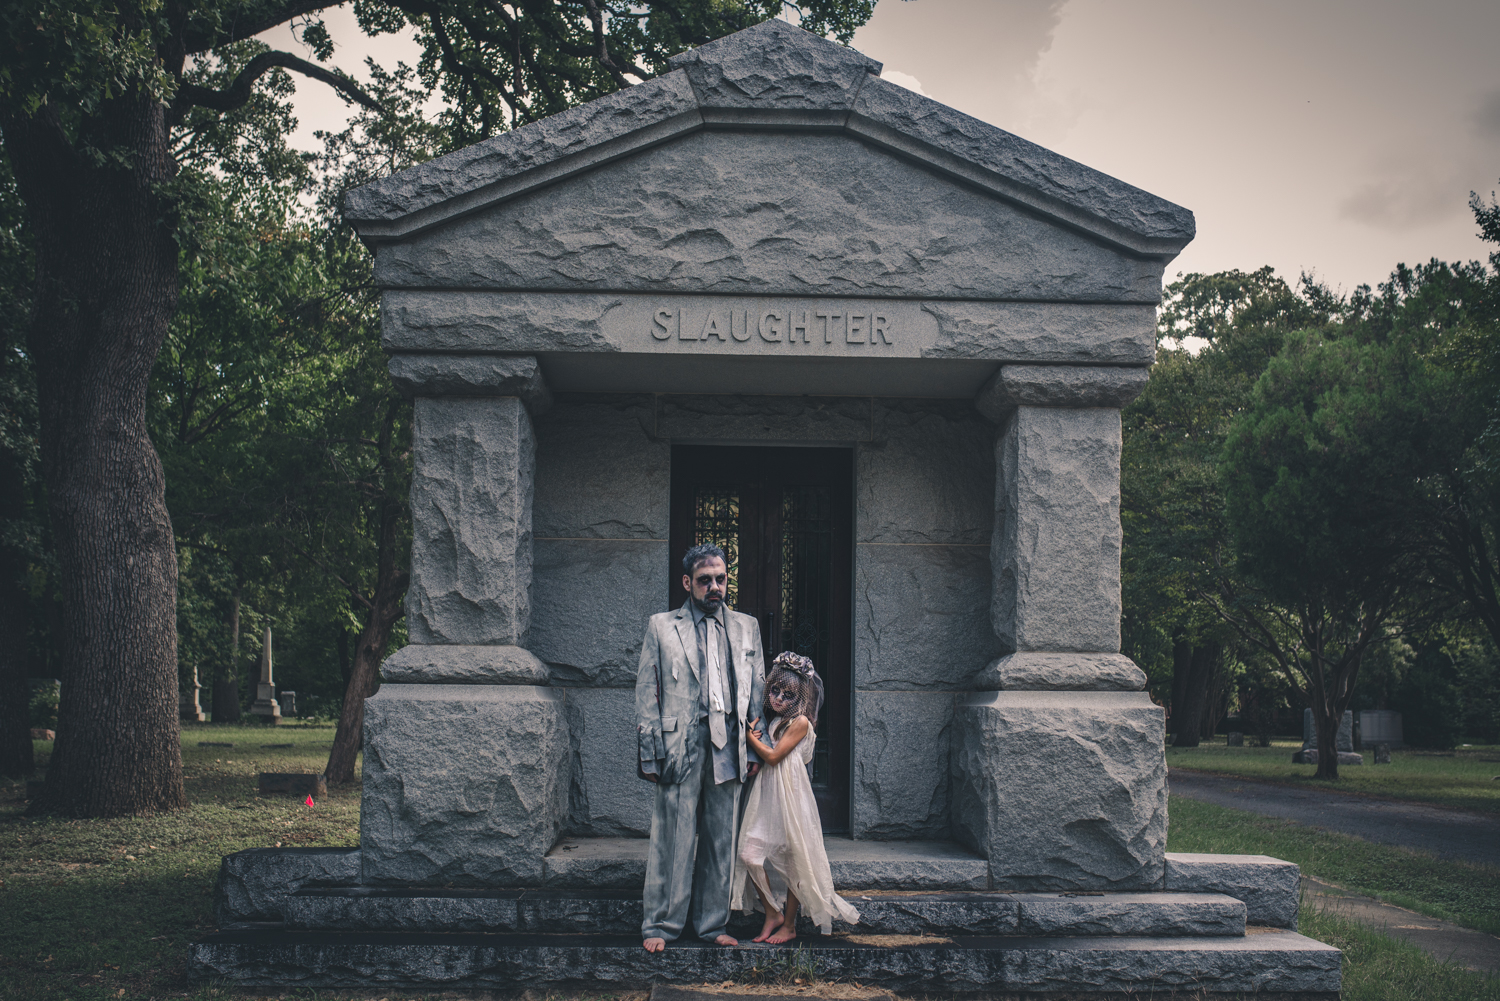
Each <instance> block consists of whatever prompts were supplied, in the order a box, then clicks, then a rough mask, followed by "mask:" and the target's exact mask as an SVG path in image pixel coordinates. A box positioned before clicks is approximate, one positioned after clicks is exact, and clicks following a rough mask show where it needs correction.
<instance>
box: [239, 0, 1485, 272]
mask: <svg viewBox="0 0 1500 1001" xmlns="http://www.w3.org/2000/svg"><path fill="white" fill-rule="evenodd" d="M328 22H329V27H330V29H331V30H332V32H333V36H334V39H335V41H337V42H339V43H341V45H340V48H339V51H338V54H337V57H336V60H335V61H336V63H337V64H338V65H340V66H341V67H343V68H345V69H347V70H349V71H350V72H353V73H355V75H356V76H359V77H361V78H363V76H364V73H363V67H362V66H360V63H361V62H362V60H363V57H364V55H365V54H367V53H369V54H373V55H374V56H375V58H376V59H377V60H378V61H380V62H382V63H385V64H388V65H389V64H393V63H394V62H395V60H396V59H398V58H405V59H407V60H408V61H414V60H415V57H416V47H415V45H414V44H413V43H411V42H410V41H406V40H401V39H393V38H390V37H389V36H387V37H385V38H382V39H379V40H374V41H372V40H370V39H365V38H363V36H360V35H359V34H358V30H357V28H355V27H354V24H353V17H352V15H351V14H349V13H348V12H347V11H344V10H339V11H330V12H329V16H328ZM265 38H266V40H267V41H268V42H270V43H271V44H273V45H275V46H276V47H279V48H289V49H292V50H293V51H300V46H298V45H297V43H296V42H295V41H293V40H291V39H290V38H288V37H287V33H286V31H285V29H281V30H279V31H278V32H277V33H272V34H268V35H267V36H265ZM1497 39H1500V3H1497V2H1495V0H1427V2H1426V3H1422V4H1414V3H1410V2H1399V3H1398V2H1394V0H1314V2H1311V3H1309V2H1307V0H1299V2H1293V0H1257V2H1256V3H1244V2H1203V0H879V3H878V5H877V6H876V8H875V16H874V17H873V18H872V19H871V21H870V23H869V24H868V25H866V26H865V27H864V28H863V29H861V30H860V32H859V33H858V34H857V35H856V36H855V39H854V45H855V47H856V48H858V49H860V50H861V51H863V52H865V53H867V54H868V55H870V56H872V57H873V58H875V59H879V60H881V61H882V62H884V63H885V75H886V76H887V77H889V78H891V79H894V80H895V81H896V82H897V83H900V84H903V85H904V86H909V87H913V88H916V89H920V90H921V91H922V92H923V93H925V94H927V95H928V96H929V97H932V98H934V99H936V100H938V101H942V102H943V103H945V104H948V105H951V106H953V107H955V108H957V109H959V110H960V111H963V112H965V113H967V114H970V115H973V116H975V117H976V118H980V119H983V120H984V121H987V122H990V123H991V124H993V125H997V126H999V127H1000V128H1003V129H1006V130H1007V131H1010V132H1014V133H1016V134H1017V135H1020V136H1022V137H1024V138H1026V139H1029V140H1031V141H1033V142H1036V143H1039V144H1041V145H1043V146H1046V147H1049V148H1050V149H1053V150H1056V151H1057V152H1059V153H1062V154H1063V155H1065V156H1069V157H1072V158H1073V159H1076V160H1079V161H1082V162H1083V163H1086V164H1088V165H1089V166H1091V167H1095V168H1097V169H1099V170H1102V171H1104V172H1106V173H1109V174H1113V175H1114V176H1116V177H1118V178H1120V179H1122V180H1125V181H1128V182H1129V183H1131V184H1134V185H1137V186H1139V187H1142V188H1145V189H1146V190H1148V191H1151V192H1154V193H1155V194H1158V195H1161V196H1162V197H1164V198H1169V199H1171V200H1172V201H1174V202H1178V203H1180V204H1182V205H1186V206H1187V207H1188V208H1190V209H1192V210H1193V211H1194V213H1196V215H1197V218H1198V237H1197V239H1196V240H1195V241H1194V242H1193V243H1192V244H1190V245H1189V246H1188V248H1187V250H1185V251H1184V252H1183V254H1182V255H1181V256H1180V257H1178V258H1177V260H1176V261H1174V262H1173V263H1172V265H1171V266H1170V267H1169V269H1168V276H1169V278H1170V277H1171V276H1172V275H1174V274H1175V273H1176V272H1178V271H1182V272H1188V271H1219V270H1224V269H1227V268H1243V269H1246V270H1249V269H1253V268H1256V267H1259V266H1261V265H1263V264H1270V265H1273V266H1274V267H1275V268H1276V269H1277V270H1278V271H1279V272H1281V273H1282V274H1283V275H1285V276H1286V277H1288V278H1289V279H1295V277H1296V276H1297V274H1298V273H1299V272H1301V271H1303V270H1314V271H1316V273H1317V274H1318V275H1319V276H1320V277H1322V278H1323V279H1325V280H1326V281H1328V282H1329V283H1330V284H1332V285H1334V286H1335V287H1342V288H1343V289H1345V290H1348V289H1350V288H1352V287H1353V286H1355V285H1357V284H1359V283H1361V282H1369V283H1371V284H1374V283H1376V282H1379V281H1381V280H1383V279H1384V278H1385V277H1386V276H1387V275H1388V274H1389V272H1390V271H1391V269H1392V268H1393V267H1394V266H1395V264H1396V263H1397V262H1398V261H1405V262H1406V263H1409V264H1411V263H1417V262H1420V261H1425V260H1427V259H1428V258H1430V257H1440V258H1444V259H1447V260H1459V259H1471V258H1481V259H1482V258H1484V257H1486V256H1487V254H1488V249H1489V248H1486V246H1485V245H1484V244H1483V243H1481V242H1480V241H1479V240H1478V238H1477V237H1476V236H1475V226H1474V224H1473V219H1472V216H1471V214H1470V212H1469V209H1468V198H1469V192H1470V190H1477V191H1479V192H1480V193H1481V194H1483V195H1485V196H1486V197H1488V196H1489V194H1490V192H1491V191H1493V190H1495V189H1496V188H1500V58H1496V45H1495V43H1496V40H1497ZM297 110H298V116H299V119H300V121H301V124H302V130H301V134H302V135H303V137H304V142H305V143H306V144H307V145H309V146H310V145H311V138H310V133H311V131H312V129H314V128H329V127H341V126H342V124H343V121H344V119H345V117H346V114H347V113H346V109H345V108H344V106H343V104H342V103H341V102H339V101H338V99H336V98H333V97H332V95H331V94H330V93H329V92H328V88H327V87H325V86H324V85H322V84H317V83H313V82H311V81H307V80H303V79H300V78H299V80H298V106H297Z"/></svg>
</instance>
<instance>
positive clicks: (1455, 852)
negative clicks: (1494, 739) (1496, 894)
mask: <svg viewBox="0 0 1500 1001" xmlns="http://www.w3.org/2000/svg"><path fill="white" fill-rule="evenodd" d="M1168 776H1169V781H1170V782H1171V790H1172V794H1173V795H1174V796H1186V797H1188V798H1189V799H1198V800H1203V801H1204V802H1206V803H1213V804H1215V805H1217V806H1228V807H1233V808H1234V809H1236V810H1249V811H1250V812H1252V813H1259V814H1263V815H1265V816H1267V817H1282V818H1285V819H1287V820H1295V821H1297V822H1298V823H1300V824H1307V825H1309V826H1311V827H1321V828H1323V829H1324V830H1328V831H1338V832H1339V833H1341V834H1352V835H1354V836H1356V837H1360V838H1364V839H1365V840H1366V841H1375V842H1378V843H1380V844H1386V845H1399V846H1401V847H1402V848H1415V849H1417V850H1418V851H1424V852H1430V853H1431V854H1433V855H1436V856H1437V857H1438V858H1447V859H1461V860H1463V861H1465V862H1478V863H1481V864H1484V865H1492V866H1500V818H1497V817H1489V816H1484V815H1482V814H1477V813H1466V812H1464V811H1461V810H1443V809H1440V808H1438V807H1435V806H1422V805H1419V804H1416V803H1397V802H1393V801H1391V800H1386V799H1374V798H1372V797H1369V796H1359V795H1351V794H1348V793H1338V792H1332V791H1330V790H1328V789H1304V788H1299V787H1296V786H1283V785H1275V784H1273V783H1270V782H1256V781H1254V780H1252V779H1242V778H1237V777H1234V776H1225V775H1213V774H1210V773H1207V772H1189V771H1183V770H1181V769H1178V768H1173V769H1171V770H1170V772H1169V773H1168Z"/></svg>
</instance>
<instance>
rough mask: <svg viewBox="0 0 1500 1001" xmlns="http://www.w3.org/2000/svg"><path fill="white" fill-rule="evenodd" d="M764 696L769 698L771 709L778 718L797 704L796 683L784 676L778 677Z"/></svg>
mask: <svg viewBox="0 0 1500 1001" xmlns="http://www.w3.org/2000/svg"><path fill="white" fill-rule="evenodd" d="M766 694H767V695H769V696H770V701H771V709H772V710H773V711H774V712H775V713H776V715H778V716H780V715H782V714H783V713H785V712H786V711H787V710H788V709H790V708H791V707H792V706H794V705H796V704H797V683H796V682H795V681H792V680H790V679H789V678H787V676H786V675H784V674H783V675H778V676H777V677H776V679H775V680H774V681H772V682H771V685H770V690H769V691H768V692H767V693H766Z"/></svg>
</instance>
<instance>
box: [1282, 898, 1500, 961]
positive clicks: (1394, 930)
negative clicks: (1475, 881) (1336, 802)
mask: <svg viewBox="0 0 1500 1001" xmlns="http://www.w3.org/2000/svg"><path fill="white" fill-rule="evenodd" d="M1302 892H1303V902H1304V906H1306V905H1307V904H1311V905H1312V906H1313V907H1317V908H1319V909H1320V910H1328V911H1332V912H1333V913H1335V914H1342V915H1343V916H1344V917H1348V918H1353V919H1354V920H1355V921H1358V922H1359V923H1360V924H1363V925H1368V926H1369V927H1371V928H1375V929H1377V930H1379V931H1382V932H1385V933H1386V934H1387V935H1390V936H1392V937H1393V938H1399V939H1404V940H1405V941H1407V942H1410V943H1411V944H1413V945H1415V946H1417V947H1418V948H1420V949H1422V950H1423V951H1424V952H1426V953H1427V954H1428V955H1430V956H1432V957H1433V958H1435V959H1437V960H1438V961H1439V962H1444V963H1455V964H1457V965H1458V966H1462V967H1464V968H1466V969H1470V970H1478V971H1480V972H1482V973H1500V938H1496V937H1495V936H1493V935H1486V934H1485V933H1484V932H1482V931H1474V930H1473V929H1471V928H1462V927H1460V926H1458V925H1455V924H1450V923H1449V922H1447V921H1439V920H1438V919H1437V918H1429V917H1427V916H1426V915H1423V914H1418V913H1417V912H1416V911H1408V910H1407V909H1406V908H1404V907H1397V906H1395V905H1394V904H1387V903H1384V902H1383V901H1379V900H1375V899H1373V898H1371V897H1362V896H1360V895H1359V894H1357V893H1350V892H1348V891H1347V890H1341V889H1339V888H1338V887H1336V886H1333V885H1332V884H1329V883H1324V882H1323V881H1321V880H1317V879H1312V878H1311V877H1308V876H1303V877H1302Z"/></svg>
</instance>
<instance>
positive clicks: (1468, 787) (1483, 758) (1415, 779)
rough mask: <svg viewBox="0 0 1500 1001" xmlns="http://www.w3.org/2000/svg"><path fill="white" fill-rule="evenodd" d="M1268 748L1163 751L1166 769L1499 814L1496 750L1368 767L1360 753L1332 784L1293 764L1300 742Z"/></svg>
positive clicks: (1400, 755)
mask: <svg viewBox="0 0 1500 1001" xmlns="http://www.w3.org/2000/svg"><path fill="white" fill-rule="evenodd" d="M1271 745H1272V746H1270V747H1227V746H1225V743H1224V738H1223V737H1222V736H1216V737H1214V738H1213V742H1212V743H1205V744H1203V745H1201V746H1199V747H1169V748H1167V765H1168V766H1169V767H1171V768H1193V769H1197V770H1198V771H1204V772H1220V773H1223V774H1226V775H1236V776H1239V777H1241V778H1247V779H1261V780H1263V781H1267V782H1281V783H1285V784H1288V785H1300V786H1313V787H1324V788H1332V789H1338V790H1340V791H1342V792H1354V793H1363V794H1365V795H1369V796H1383V797H1385V798H1387V799H1403V800H1411V801H1413V802H1418V803H1432V804H1434V805H1436V806H1445V807H1449V808H1450V809H1461V810H1475V811H1478V812H1481V813H1500V781H1497V780H1496V778H1495V776H1497V775H1500V747H1495V746H1483V747H1461V748H1458V749H1456V750H1454V751H1449V752H1437V751H1392V752H1391V763H1390V764H1388V765H1376V764H1373V762H1374V760H1375V755H1374V752H1372V751H1365V752H1363V753H1364V756H1365V764H1363V765H1345V766H1344V767H1342V768H1340V769H1339V779H1338V782H1337V783H1329V782H1324V781H1320V780H1317V779H1314V778H1313V772H1315V771H1317V766H1316V765H1294V764H1292V752H1294V751H1296V750H1297V749H1298V748H1300V747H1301V746H1302V742H1301V741H1289V740H1273V741H1272V742H1271Z"/></svg>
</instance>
